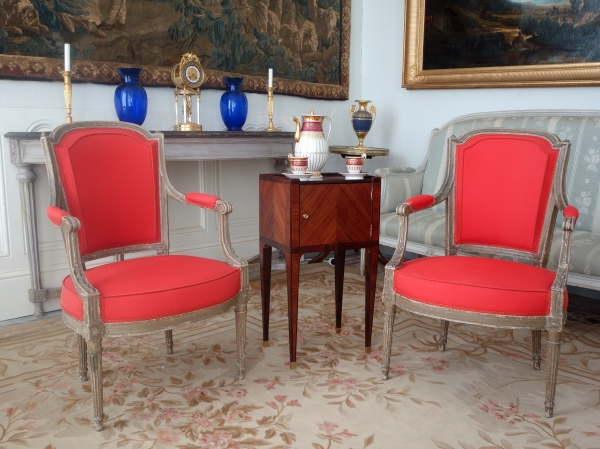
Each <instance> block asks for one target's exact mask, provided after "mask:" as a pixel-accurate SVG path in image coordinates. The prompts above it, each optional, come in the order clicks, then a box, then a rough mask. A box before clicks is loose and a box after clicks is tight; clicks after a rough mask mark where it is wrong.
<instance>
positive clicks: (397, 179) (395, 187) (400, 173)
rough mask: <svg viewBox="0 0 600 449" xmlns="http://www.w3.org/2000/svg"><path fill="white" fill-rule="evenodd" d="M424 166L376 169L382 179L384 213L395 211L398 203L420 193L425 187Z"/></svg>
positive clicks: (382, 209)
mask: <svg viewBox="0 0 600 449" xmlns="http://www.w3.org/2000/svg"><path fill="white" fill-rule="evenodd" d="M424 175H425V169H424V168H421V167H420V168H418V169H415V168H412V167H387V168H380V169H378V170H376V171H375V176H379V177H380V178H383V179H382V185H381V207H380V211H381V213H382V214H385V213H389V212H393V211H394V210H395V209H396V207H397V206H398V204H401V203H403V202H404V201H405V200H406V199H407V198H410V197H412V196H415V195H418V194H420V193H421V191H422V188H423V176H424Z"/></svg>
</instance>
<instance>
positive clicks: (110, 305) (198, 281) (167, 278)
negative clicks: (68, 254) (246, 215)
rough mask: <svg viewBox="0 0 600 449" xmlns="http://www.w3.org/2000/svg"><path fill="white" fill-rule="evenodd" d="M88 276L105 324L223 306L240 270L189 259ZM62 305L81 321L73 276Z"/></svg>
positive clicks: (155, 260) (106, 268)
mask: <svg viewBox="0 0 600 449" xmlns="http://www.w3.org/2000/svg"><path fill="white" fill-rule="evenodd" d="M86 277H87V279H88V280H89V282H90V284H92V285H93V286H94V287H95V288H96V289H98V291H99V292H100V314H101V318H102V321H103V322H105V323H118V322H132V321H142V320H150V319H156V318H163V317H168V316H174V315H179V314H182V313H188V312H194V311H196V310H201V309H206V308H208V307H211V306H215V305H217V304H221V303H223V302H226V301H227V300H229V299H231V298H233V297H234V296H235V295H236V294H237V293H238V292H239V291H240V289H241V279H240V269H239V268H237V267H231V266H229V265H227V264H226V263H225V262H220V261H218V260H212V259H204V258H202V257H192V256H155V257H143V258H139V259H130V260H125V261H122V262H115V263H110V264H106V265H102V266H99V267H96V268H92V269H90V270H88V271H86ZM60 303H61V306H62V308H63V311H65V312H66V313H68V314H69V315H71V316H72V317H74V318H76V319H78V320H80V321H81V320H83V302H82V301H81V299H80V298H79V296H78V295H77V292H76V290H75V286H74V285H73V281H72V280H71V276H67V277H66V278H65V280H64V281H63V290H62V294H61V298H60Z"/></svg>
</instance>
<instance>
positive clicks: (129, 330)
mask: <svg viewBox="0 0 600 449" xmlns="http://www.w3.org/2000/svg"><path fill="white" fill-rule="evenodd" d="M89 128H96V129H98V128H112V129H115V128H120V129H128V130H132V131H135V132H137V133H139V134H141V135H142V136H143V137H145V138H146V139H148V140H154V141H156V142H157V143H158V165H159V168H158V172H159V176H158V177H159V196H160V206H159V207H160V221H161V239H160V241H159V242H158V243H152V244H140V245H132V246H125V247H119V248H112V249H108V250H102V251H97V252H94V253H91V254H86V255H84V256H82V255H81V252H80V247H79V238H78V231H79V229H80V227H81V224H80V221H79V220H78V219H77V218H76V217H74V216H72V215H68V214H66V215H64V216H62V219H61V221H60V223H55V224H57V225H59V226H60V228H61V231H62V235H63V239H64V243H65V249H66V252H67V258H68V263H69V270H70V274H71V278H72V280H73V284H74V286H75V289H76V291H77V294H78V295H79V297H80V298H81V300H82V301H83V321H79V320H77V319H75V318H74V317H72V316H70V315H68V314H66V313H63V321H64V322H65V324H66V325H67V326H68V327H70V328H71V329H72V330H73V331H75V332H76V333H77V334H78V340H77V341H78V349H79V373H80V377H81V380H82V381H87V358H86V353H87V355H88V356H89V361H90V371H91V381H92V394H93V401H94V421H95V428H96V430H102V428H103V416H104V414H103V396H102V339H103V338H104V337H106V336H132V335H140V334H146V333H149V332H155V331H161V330H164V331H165V341H166V349H167V353H169V354H172V353H173V333H172V332H173V331H172V329H173V328H175V327H178V326H182V325H185V324H188V323H192V322H197V321H202V320H205V319H208V318H211V317H214V316H216V315H220V314H223V313H225V312H227V311H229V310H231V309H233V308H235V317H236V340H237V378H238V379H243V377H244V371H245V335H246V310H247V302H248V298H249V294H250V287H249V276H248V263H247V262H246V261H245V260H243V259H241V258H240V257H238V256H237V255H236V254H235V251H234V250H233V247H232V245H231V240H230V233H229V218H228V215H229V214H230V213H231V212H232V211H233V207H232V205H231V204H230V203H228V202H226V201H222V200H218V201H216V205H215V206H214V208H213V209H210V208H209V207H205V206H203V205H202V204H200V203H192V202H189V201H186V199H185V196H184V194H182V193H181V192H179V191H178V190H177V189H176V188H175V187H174V186H173V185H172V184H171V182H170V181H169V177H168V174H167V169H166V163H165V154H164V140H163V135H162V134H160V133H150V132H148V131H147V130H145V129H144V128H142V127H140V126H137V125H132V124H128V123H123V122H76V123H71V124H66V125H62V126H59V127H58V128H56V129H55V130H54V131H53V132H52V133H51V134H50V135H49V136H47V137H42V139H41V140H42V146H43V149H44V154H45V158H46V166H47V168H48V177H49V183H50V205H51V207H52V206H54V207H57V208H60V209H62V210H64V211H67V213H68V206H67V202H66V200H65V193H64V190H63V185H62V183H61V179H60V176H59V172H58V165H57V161H56V156H55V153H54V149H53V146H54V145H55V144H57V143H58V142H60V140H61V139H62V138H63V137H64V136H65V135H66V134H67V133H69V132H71V131H73V130H77V129H89ZM167 197H171V198H173V199H175V200H177V201H179V202H182V203H185V204H190V205H194V206H198V207H204V208H205V209H210V210H213V211H214V212H216V213H217V215H218V229H219V241H220V246H221V250H222V251H223V255H224V257H225V261H226V263H227V264H228V265H230V266H232V267H238V268H239V269H240V274H241V289H240V291H239V293H238V294H237V295H236V296H234V297H233V298H231V299H229V300H228V301H226V302H223V303H221V304H218V305H216V306H213V307H209V308H205V309H202V310H198V311H195V312H190V313H183V314H180V315H174V316H169V317H164V318H158V319H151V320H144V321H139V322H119V323H104V322H103V321H102V319H101V314H100V293H99V292H98V290H97V289H96V288H95V287H94V286H93V285H92V284H91V283H90V282H89V281H88V279H87V278H86V267H85V263H86V262H89V261H91V260H96V259H101V258H104V257H108V256H113V257H114V258H115V261H122V260H124V255H125V254H126V253H134V252H142V251H156V252H157V255H158V256H161V255H167V254H169V224H168V215H167Z"/></svg>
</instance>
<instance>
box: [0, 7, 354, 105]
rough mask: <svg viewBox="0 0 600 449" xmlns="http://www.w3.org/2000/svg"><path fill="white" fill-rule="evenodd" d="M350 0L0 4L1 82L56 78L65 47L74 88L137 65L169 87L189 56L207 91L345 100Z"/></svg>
mask: <svg viewBox="0 0 600 449" xmlns="http://www.w3.org/2000/svg"><path fill="white" fill-rule="evenodd" d="M349 39H350V0H77V1H75V0H0V76H1V77H5V78H6V77H10V78H21V79H48V80H61V79H62V76H61V71H62V70H64V62H63V61H64V44H65V43H70V44H71V59H72V69H71V71H72V72H73V81H81V82H97V83H118V82H119V81H120V80H119V76H118V74H117V72H116V71H115V68H116V67H140V68H144V69H145V70H144V71H143V72H142V75H141V76H140V80H141V82H142V83H143V84H145V85H166V86H168V85H172V81H171V68H172V67H173V66H174V65H175V64H177V63H178V62H179V61H180V59H181V56H182V55H183V54H184V53H188V52H191V53H194V54H196V55H198V57H199V58H200V59H201V61H202V66H203V68H204V69H205V71H206V75H207V77H206V81H205V84H204V85H203V87H205V88H206V87H208V88H224V84H223V83H222V77H223V76H234V75H236V76H243V77H245V78H246V80H245V81H244V85H243V89H244V90H246V91H251V92H264V91H266V86H267V70H268V68H272V69H273V72H274V76H275V80H274V87H275V92H278V93H283V94H289V95H299V96H304V97H309V98H329V99H347V98H348V68H349V67H348V58H349Z"/></svg>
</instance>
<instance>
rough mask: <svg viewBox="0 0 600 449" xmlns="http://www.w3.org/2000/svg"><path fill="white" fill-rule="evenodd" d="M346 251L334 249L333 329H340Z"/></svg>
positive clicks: (337, 330)
mask: <svg viewBox="0 0 600 449" xmlns="http://www.w3.org/2000/svg"><path fill="white" fill-rule="evenodd" d="M345 264H346V251H344V250H338V251H335V331H336V332H337V333H338V334H339V333H340V332H341V331H342V298H343V296H344V265H345Z"/></svg>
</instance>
